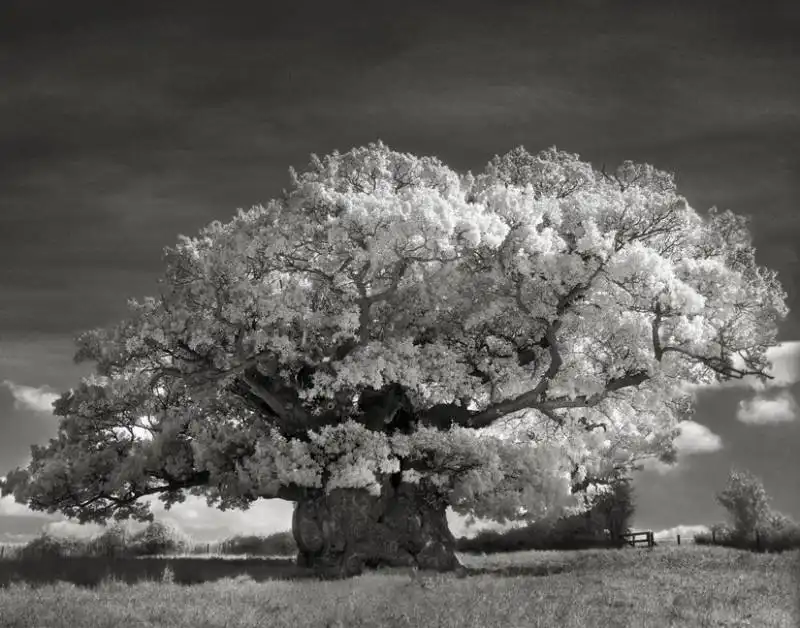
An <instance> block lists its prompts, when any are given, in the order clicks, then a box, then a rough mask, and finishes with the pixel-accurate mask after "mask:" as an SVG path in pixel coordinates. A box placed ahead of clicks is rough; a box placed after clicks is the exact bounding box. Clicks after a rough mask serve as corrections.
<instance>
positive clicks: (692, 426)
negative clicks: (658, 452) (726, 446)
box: [643, 421, 722, 474]
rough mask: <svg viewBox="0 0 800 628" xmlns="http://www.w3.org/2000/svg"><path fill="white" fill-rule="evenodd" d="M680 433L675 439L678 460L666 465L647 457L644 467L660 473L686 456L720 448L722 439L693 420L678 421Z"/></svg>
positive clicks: (671, 467) (711, 451)
mask: <svg viewBox="0 0 800 628" xmlns="http://www.w3.org/2000/svg"><path fill="white" fill-rule="evenodd" d="M678 429H680V431H681V433H680V435H678V437H677V438H676V439H675V448H676V449H677V450H678V462H677V463H676V464H675V465H667V464H664V463H663V462H659V461H658V460H654V459H649V460H646V461H645V462H644V463H643V464H644V468H645V469H650V470H652V471H656V472H658V473H661V474H665V473H669V472H671V471H674V470H675V469H677V468H678V467H679V466H680V461H681V459H682V458H685V457H686V456H692V455H696V454H708V453H713V452H715V451H719V450H720V449H722V439H721V438H720V437H719V435H718V434H715V433H714V432H712V431H711V430H710V429H708V428H707V427H706V426H705V425H701V424H700V423H697V422H695V421H681V422H680V423H678Z"/></svg>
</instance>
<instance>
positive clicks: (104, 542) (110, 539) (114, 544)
mask: <svg viewBox="0 0 800 628" xmlns="http://www.w3.org/2000/svg"><path fill="white" fill-rule="evenodd" d="M132 536H133V535H132V534H131V533H130V532H129V531H128V529H127V528H125V527H124V526H123V525H120V524H119V523H115V524H113V525H111V526H109V527H108V528H106V529H105V530H104V531H103V532H102V533H100V534H99V535H97V536H95V537H93V538H92V539H91V540H90V541H89V542H88V543H87V547H86V551H87V554H88V555H90V556H125V555H127V554H130V553H131V550H130V547H129V546H130V545H131V541H132Z"/></svg>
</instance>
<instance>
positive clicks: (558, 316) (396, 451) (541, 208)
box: [2, 143, 787, 575]
mask: <svg viewBox="0 0 800 628" xmlns="http://www.w3.org/2000/svg"><path fill="white" fill-rule="evenodd" d="M785 300H786V294H785V293H784V291H783V289H782V287H781V285H780V283H779V281H778V279H777V277H776V274H775V273H774V272H773V271H770V270H767V269H765V268H763V267H760V266H758V265H757V264H756V261H755V251H754V248H753V246H752V244H751V239H750V234H749V231H748V227H747V221H746V219H744V218H741V217H738V216H736V215H734V214H732V213H731V212H728V211H726V212H717V211H716V209H712V210H711V211H709V213H708V215H707V216H701V215H699V214H698V213H697V212H695V210H694V209H692V208H691V207H690V206H689V204H688V202H687V201H686V199H685V198H684V197H682V196H681V195H680V194H679V193H678V191H677V187H676V185H675V181H674V178H673V176H672V175H671V174H669V173H666V172H663V171H661V170H657V169H656V168H653V167H652V166H650V165H646V164H635V163H633V162H624V163H623V164H622V165H621V166H619V167H618V168H616V169H613V170H609V171H606V170H605V169H604V170H602V171H598V170H596V169H594V168H593V167H592V166H591V164H589V163H586V162H584V161H582V160H581V159H580V158H579V157H578V156H577V155H574V154H571V153H567V152H563V151H559V150H556V149H555V148H552V149H548V150H545V151H542V152H540V153H537V154H531V153H529V152H527V151H526V150H525V149H524V148H521V147H520V148H517V149H515V150H512V151H511V152H509V153H507V154H506V155H504V156H502V157H499V156H498V157H495V158H494V159H492V160H491V161H490V162H489V164H488V165H487V166H486V168H485V169H484V171H483V172H482V173H480V174H479V175H478V176H473V175H472V174H469V173H468V174H466V175H459V174H458V173H456V172H454V171H453V170H451V169H450V168H448V167H447V166H445V165H444V164H443V163H442V162H441V161H439V160H438V159H435V158H431V157H416V156H414V155H410V154H404V153H399V152H395V151H392V150H390V149H389V148H388V147H387V146H385V145H384V144H382V143H377V144H371V145H369V146H367V147H362V148H356V149H353V150H351V151H349V152H348V153H345V154H340V153H337V152H335V153H333V154H331V155H328V156H326V157H324V158H323V159H319V158H317V157H316V156H314V157H313V158H312V160H311V164H310V166H309V168H308V169H307V170H306V171H304V172H302V173H296V172H294V171H292V180H291V186H290V189H289V190H288V191H286V192H285V193H284V194H283V196H282V197H281V198H279V199H277V200H275V201H272V202H270V203H269V204H268V205H267V206H266V207H255V208H253V209H251V210H250V211H240V212H239V213H238V215H237V216H236V217H235V218H234V219H233V220H232V221H230V222H228V223H226V224H222V223H220V222H213V223H212V224H211V225H209V226H208V227H206V228H205V229H203V230H202V231H201V233H200V235H199V237H196V238H188V237H182V238H181V240H180V242H179V244H178V245H177V246H175V247H174V248H170V249H168V250H167V253H166V272H165V276H164V277H163V279H162V282H161V291H160V295H159V296H158V297H157V298H147V299H145V300H144V301H143V302H137V301H132V302H131V303H130V307H131V314H130V316H129V318H128V319H126V320H124V321H123V322H121V323H120V324H118V325H116V326H114V327H111V328H109V329H104V330H95V331H91V332H87V333H85V334H83V335H81V336H80V337H79V339H78V350H77V354H76V360H77V361H84V360H92V361H94V362H95V363H96V365H97V368H96V371H97V372H96V374H95V375H94V376H92V377H90V378H87V379H85V380H84V381H82V382H81V384H80V385H79V386H77V387H76V388H75V389H73V390H70V391H69V392H66V393H64V394H63V395H62V396H61V398H60V399H59V400H58V401H57V402H56V403H55V413H56V414H57V415H58V416H60V417H62V418H61V421H60V425H59V429H58V434H57V436H56V438H54V439H53V440H51V441H50V443H49V444H47V445H45V446H35V447H33V451H32V460H31V462H30V464H29V465H28V466H27V468H25V469H18V470H16V471H13V472H11V473H9V474H8V477H7V479H6V481H5V482H4V483H3V491H2V492H3V494H9V493H13V494H14V496H15V497H16V499H17V500H19V501H20V502H23V503H26V504H27V505H28V506H29V507H31V508H33V509H35V510H43V511H48V512H56V511H59V512H62V513H64V514H65V515H67V516H69V517H77V518H78V519H79V520H80V521H105V520H106V519H108V518H109V517H112V516H113V517H116V518H118V519H125V518H129V517H133V518H136V519H141V520H148V519H149V517H150V516H151V513H150V512H149V510H148V508H149V506H148V504H147V503H143V502H142V501H141V498H142V497H145V496H149V495H160V496H161V499H162V500H163V501H164V503H165V504H166V506H170V505H172V504H174V503H176V502H180V501H181V500H182V499H184V495H185V494H186V493H190V494H196V495H205V496H206V498H207V499H208V502H209V503H210V504H212V505H217V506H219V507H220V508H246V507H247V506H248V505H249V504H251V503H252V502H254V501H255V500H258V499H262V498H265V499H270V498H283V499H288V500H292V501H295V502H296V507H295V511H294V519H293V530H292V531H293V534H294V537H295V540H296V542H297V546H298V548H299V552H298V560H299V562H300V564H303V565H309V566H312V567H314V568H316V569H318V570H319V571H321V572H325V573H335V574H345V575H346V574H352V573H357V572H358V571H359V570H360V569H361V568H362V566H364V565H367V566H369V565H377V564H381V563H387V564H414V565H418V566H419V567H423V568H435V569H442V570H448V569H455V568H456V567H457V566H458V561H457V558H456V555H455V551H454V539H453V536H452V534H451V533H450V531H449V529H448V527H447V520H446V508H447V507H448V506H451V507H452V508H453V509H454V510H455V511H456V512H458V513H462V514H470V513H471V514H474V515H476V516H478V517H482V518H491V519H494V520H496V521H499V522H505V521H509V520H527V521H537V520H542V519H544V518H547V517H557V516H559V515H561V514H564V513H569V512H578V511H581V510H584V509H586V508H588V507H590V504H589V503H588V502H586V501H584V500H583V498H582V492H583V491H585V490H589V489H588V485H587V486H586V487H585V488H584V489H581V488H580V487H581V486H582V485H583V480H585V478H586V477H593V478H604V477H605V478H607V477H611V476H612V475H613V474H615V473H617V472H619V470H620V469H622V470H630V469H631V468H633V467H634V466H635V465H637V464H639V462H640V461H641V460H644V459H647V458H652V457H659V458H661V459H664V460H669V459H672V458H673V457H674V446H673V440H674V437H675V436H676V435H677V433H678V429H677V426H678V423H679V422H680V421H681V420H683V419H685V418H687V417H688V416H690V415H691V412H692V396H691V394H690V393H688V392H687V391H686V389H685V387H684V384H685V383H687V382H690V383H700V382H706V383H708V382H713V381H724V380H728V379H731V378H742V377H745V376H748V375H755V376H758V377H760V378H761V379H762V380H763V379H766V378H768V377H769V376H768V375H767V374H766V371H767V369H768V367H769V362H768V361H767V359H766V350H767V349H768V348H769V347H771V346H774V345H775V344H776V340H775V339H776V333H777V324H778V322H779V321H780V320H781V319H782V318H784V317H785V315H786V312H787V310H786V305H785Z"/></svg>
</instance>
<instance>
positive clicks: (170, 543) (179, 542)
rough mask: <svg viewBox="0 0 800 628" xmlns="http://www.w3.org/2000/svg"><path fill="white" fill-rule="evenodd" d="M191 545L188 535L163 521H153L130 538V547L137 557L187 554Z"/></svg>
mask: <svg viewBox="0 0 800 628" xmlns="http://www.w3.org/2000/svg"><path fill="white" fill-rule="evenodd" d="M190 545H191V544H190V543H189V539H188V538H187V537H186V535H184V534H183V533H181V532H180V531H179V530H177V529H176V528H174V527H172V526H170V525H167V524H166V523H164V522H162V521H153V522H152V523H150V524H149V525H148V526H147V527H146V528H145V529H144V530H141V531H140V532H137V533H135V534H133V535H132V536H131V537H130V542H129V545H128V547H129V549H130V551H131V553H133V554H135V555H137V556H155V555H158V554H177V553H180V552H185V551H187V550H188V549H189V547H190Z"/></svg>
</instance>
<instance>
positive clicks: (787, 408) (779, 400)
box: [736, 390, 798, 425]
mask: <svg viewBox="0 0 800 628" xmlns="http://www.w3.org/2000/svg"><path fill="white" fill-rule="evenodd" d="M797 414H798V406H797V401H795V399H794V397H793V396H792V393H790V392H789V391H788V390H782V391H781V392H780V393H778V394H777V395H776V396H775V397H772V398H768V397H765V396H763V395H756V396H755V397H753V398H752V399H745V400H742V401H740V402H739V409H738V410H737V412H736V418H737V419H739V421H741V422H742V423H747V424H748V425H775V424H778V423H790V422H792V421H794V420H795V419H796V418H797Z"/></svg>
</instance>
